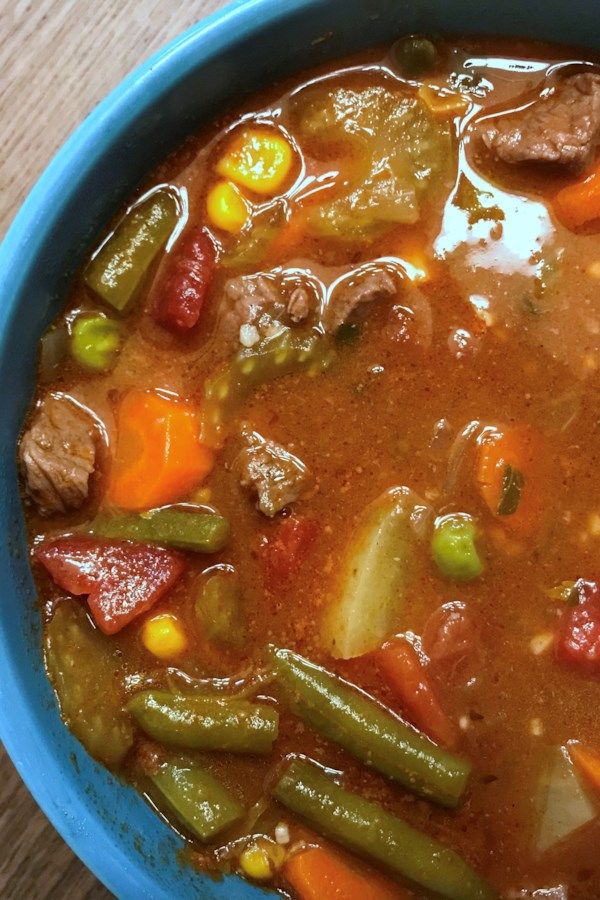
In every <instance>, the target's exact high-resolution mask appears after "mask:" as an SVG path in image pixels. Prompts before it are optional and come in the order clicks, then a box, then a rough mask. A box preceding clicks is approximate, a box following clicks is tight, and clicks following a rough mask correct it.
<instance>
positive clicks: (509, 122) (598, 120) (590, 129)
mask: <svg viewBox="0 0 600 900" xmlns="http://www.w3.org/2000/svg"><path fill="white" fill-rule="evenodd" d="M482 139H483V141H484V143H485V144H486V146H487V147H489V149H490V150H493V151H494V153H495V154H496V156H498V158H499V159H501V160H503V161H504V162H507V163H523V162H546V163H559V164H561V165H566V166H572V167H573V168H582V167H583V166H585V165H586V163H588V162H589V161H590V159H591V157H592V156H593V154H594V151H595V149H596V147H597V144H598V141H599V140H600V75H594V74H592V73H591V72H586V73H583V74H581V73H580V74H579V75H572V76H570V77H568V78H565V79H564V80H563V81H561V82H559V83H558V84H557V86H556V88H555V89H554V91H553V92H552V93H551V94H549V95H548V96H547V97H541V98H540V99H539V100H537V101H536V102H535V103H534V104H533V105H532V106H528V107H527V108H526V109H524V110H522V111H521V112H516V113H513V114H509V115H505V116H498V117H497V118H495V119H494V120H493V121H491V122H486V123H484V127H483V130H482Z"/></svg>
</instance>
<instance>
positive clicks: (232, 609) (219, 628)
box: [196, 572, 248, 647]
mask: <svg viewBox="0 0 600 900" xmlns="http://www.w3.org/2000/svg"><path fill="white" fill-rule="evenodd" d="M196 616H197V618H198V620H199V622H200V625H201V627H202V630H203V632H204V634H205V635H206V637H207V638H209V640H212V641H218V642H219V643H220V644H229V645H231V646H232V647H243V645H244V644H245V642H246V640H247V637H248V633H247V629H246V623H245V621H244V613H243V598H242V591H241V588H240V585H239V581H238V578H237V576H236V575H235V574H234V573H233V572H215V574H214V575H211V576H210V577H209V578H208V579H207V581H206V582H205V583H204V585H203V586H202V593H201V594H200V596H199V597H198V599H197V600H196Z"/></svg>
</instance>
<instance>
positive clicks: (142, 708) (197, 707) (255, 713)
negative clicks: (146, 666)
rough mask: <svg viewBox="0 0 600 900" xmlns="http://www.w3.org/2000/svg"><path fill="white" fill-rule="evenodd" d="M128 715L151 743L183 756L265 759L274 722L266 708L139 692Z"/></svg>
mask: <svg viewBox="0 0 600 900" xmlns="http://www.w3.org/2000/svg"><path fill="white" fill-rule="evenodd" d="M127 709H128V711H129V712H130V713H131V715H132V716H133V717H134V719H135V720H136V722H137V723H138V725H139V726H140V728H142V729H143V730H144V731H145V732H146V734H149V735H150V737H152V738H154V740H156V741H159V742H160V743H162V744H167V745H168V746H170V747H181V748H184V749H187V750H222V751H226V752H228V753H253V754H262V753H269V752H270V751H271V748H272V746H273V742H274V741H275V740H276V738H277V733H278V728H279V716H278V714H277V710H275V709H273V707H271V706H267V704H266V703H250V702H249V701H248V700H238V699H236V698H231V697H228V698H222V699H221V698H213V697H206V696H203V695H199V694H172V693H170V692H169V691H142V692H141V693H139V694H136V695H135V697H133V698H132V699H131V700H130V701H129V703H128V704H127Z"/></svg>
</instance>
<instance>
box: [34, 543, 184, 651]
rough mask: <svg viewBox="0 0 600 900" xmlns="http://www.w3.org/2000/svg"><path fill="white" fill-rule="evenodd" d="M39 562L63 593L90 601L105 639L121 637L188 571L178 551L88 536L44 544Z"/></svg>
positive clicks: (39, 547) (37, 551)
mask: <svg viewBox="0 0 600 900" xmlns="http://www.w3.org/2000/svg"><path fill="white" fill-rule="evenodd" d="M34 556H35V559H36V560H37V561H38V562H40V563H41V564H42V565H43V566H44V568H45V569H46V570H47V571H48V572H49V574H50V575H51V576H52V578H53V580H54V581H55V582H56V584H57V585H58V586H59V587H61V588H63V590H65V591H68V592H69V593H70V594H76V595H80V594H87V595H88V605H89V609H90V612H91V614H92V616H93V618H94V621H95V622H96V624H97V625H98V627H99V628H100V629H101V630H102V631H103V632H104V633H105V634H114V633H115V632H117V631H120V630H121V628H124V627H125V625H128V624H129V622H131V621H132V619H135V618H136V617H137V616H139V615H141V614H142V613H145V612H146V611H147V610H149V609H150V607H151V606H154V604H155V603H156V602H157V601H158V600H160V598H161V597H163V596H164V594H165V593H166V592H167V591H168V590H169V588H170V587H171V586H172V585H173V584H174V583H175V582H176V581H177V579H178V578H179V576H180V575H181V574H182V573H183V570H184V568H185V562H184V560H183V557H182V556H181V555H180V554H179V553H176V552H175V551H173V550H164V549H163V548H162V547H151V546H148V545H146V544H134V543H130V542H129V541H108V540H97V539H96V538H91V537H83V536H82V537H64V538H56V539H50V540H47V541H44V542H43V543H42V544H40V545H39V546H38V547H37V548H36V549H35V552H34Z"/></svg>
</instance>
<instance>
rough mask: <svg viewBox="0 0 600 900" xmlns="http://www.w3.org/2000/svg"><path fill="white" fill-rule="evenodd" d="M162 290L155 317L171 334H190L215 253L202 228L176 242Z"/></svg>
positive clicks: (202, 303) (195, 322)
mask: <svg viewBox="0 0 600 900" xmlns="http://www.w3.org/2000/svg"><path fill="white" fill-rule="evenodd" d="M174 254H175V255H174V258H173V262H172V263H171V266H170V267H169V270H168V272H167V275H166V278H165V282H164V284H163V285H162V286H161V289H160V294H159V299H158V302H157V304H156V307H155V310H154V316H155V318H156V320H157V322H159V324H161V325H163V326H164V327H165V328H168V329H170V330H171V331H189V329H190V328H193V327H194V326H195V325H197V324H198V320H199V318H200V313H201V312H202V308H203V306H204V301H205V299H206V295H207V293H208V290H209V288H210V285H211V282H212V278H213V274H214V271H215V266H216V263H217V250H216V247H215V245H214V243H213V241H212V238H211V237H210V235H209V234H208V232H207V231H206V230H205V229H204V228H197V227H196V228H192V229H190V231H188V232H187V234H184V236H183V237H182V238H181V239H180V240H179V242H178V244H177V245H176V247H175V249H174Z"/></svg>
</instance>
